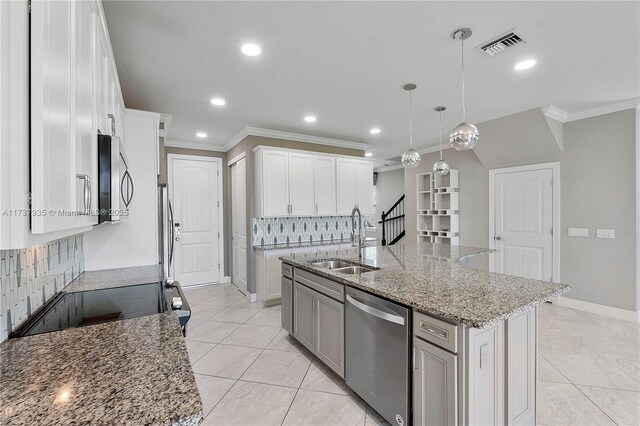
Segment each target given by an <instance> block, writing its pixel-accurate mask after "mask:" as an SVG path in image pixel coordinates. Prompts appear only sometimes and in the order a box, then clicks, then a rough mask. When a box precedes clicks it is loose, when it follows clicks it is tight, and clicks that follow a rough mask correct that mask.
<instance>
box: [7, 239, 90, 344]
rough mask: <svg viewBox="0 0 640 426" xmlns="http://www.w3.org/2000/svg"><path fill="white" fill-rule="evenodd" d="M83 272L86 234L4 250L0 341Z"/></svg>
mask: <svg viewBox="0 0 640 426" xmlns="http://www.w3.org/2000/svg"><path fill="white" fill-rule="evenodd" d="M82 272H84V242H83V239H82V234H80V235H74V236H72V237H68V238H63V239H60V240H55V241H51V242H49V243H46V244H43V245H41V246H37V247H30V248H27V249H18V250H0V293H1V297H2V300H1V305H0V322H1V323H2V326H1V327H0V341H4V340H5V339H6V338H7V337H8V336H9V333H11V332H12V331H13V330H15V329H16V328H17V327H18V326H19V325H20V324H22V323H23V322H24V321H25V320H26V319H27V318H28V317H29V316H30V315H31V314H32V313H33V312H35V311H36V310H37V309H38V308H39V307H40V306H42V305H43V304H44V303H45V302H47V301H48V300H49V299H50V298H51V297H53V296H54V295H55V294H56V293H57V292H59V291H60V290H62V289H63V288H64V287H65V286H66V285H67V284H69V283H70V282H71V281H73V280H74V279H75V278H77V277H78V275H80V274H81V273H82Z"/></svg>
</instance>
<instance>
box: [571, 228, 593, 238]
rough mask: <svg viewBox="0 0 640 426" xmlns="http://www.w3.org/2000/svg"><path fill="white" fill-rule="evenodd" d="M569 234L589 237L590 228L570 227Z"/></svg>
mask: <svg viewBox="0 0 640 426" xmlns="http://www.w3.org/2000/svg"><path fill="white" fill-rule="evenodd" d="M569 236H570V237H588V236H589V229H588V228H569Z"/></svg>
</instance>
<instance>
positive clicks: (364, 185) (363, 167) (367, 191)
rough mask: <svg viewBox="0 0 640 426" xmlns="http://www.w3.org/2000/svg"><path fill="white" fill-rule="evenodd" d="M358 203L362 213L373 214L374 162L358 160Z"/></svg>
mask: <svg viewBox="0 0 640 426" xmlns="http://www.w3.org/2000/svg"><path fill="white" fill-rule="evenodd" d="M356 205H357V206H358V208H359V209H360V212H361V213H362V214H373V164H372V163H371V162H370V161H362V160H356Z"/></svg>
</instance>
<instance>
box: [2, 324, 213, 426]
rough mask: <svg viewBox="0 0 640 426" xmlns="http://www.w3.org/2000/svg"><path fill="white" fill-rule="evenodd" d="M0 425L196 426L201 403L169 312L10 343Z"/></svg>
mask: <svg viewBox="0 0 640 426" xmlns="http://www.w3.org/2000/svg"><path fill="white" fill-rule="evenodd" d="M0 360H2V362H1V363H0V406H1V407H2V410H0V424H2V425H29V426H31V425H71V424H74V425H77V424H132V425H143V424H144V425H167V424H178V425H197V424H199V423H200V422H201V421H202V401H201V400H200V394H199V393H198V388H197V386H196V382H195V378H194V376H193V372H192V370H191V364H190V362H189V356H188V354H187V349H186V346H185V343H184V339H183V337H182V332H181V330H180V326H179V323H178V319H177V317H176V316H175V315H174V314H173V313H171V312H168V313H163V314H156V315H150V316H146V317H140V318H134V319H128V320H124V321H114V322H110V323H105V324H98V325H93V326H88V327H80V328H72V329H67V330H63V331H58V332H54V333H46V334H39V335H35V336H30V337H23V338H20V339H9V340H7V341H5V342H4V343H2V344H1V345H0Z"/></svg>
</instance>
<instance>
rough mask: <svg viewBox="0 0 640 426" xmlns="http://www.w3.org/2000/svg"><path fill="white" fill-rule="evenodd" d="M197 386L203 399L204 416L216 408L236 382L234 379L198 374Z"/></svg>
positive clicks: (196, 376)
mask: <svg viewBox="0 0 640 426" xmlns="http://www.w3.org/2000/svg"><path fill="white" fill-rule="evenodd" d="M195 378H196V384H197V385H198V391H199V392H200V398H202V406H203V409H202V411H203V415H204V416H206V415H207V414H209V412H210V411H211V410H213V407H215V406H216V404H217V403H218V402H220V400H221V399H222V397H223V396H224V395H225V394H226V393H227V392H228V391H229V389H231V387H232V386H233V385H234V383H235V382H236V381H235V380H232V379H224V378H222V377H213V376H205V375H202V374H196V375H195Z"/></svg>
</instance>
